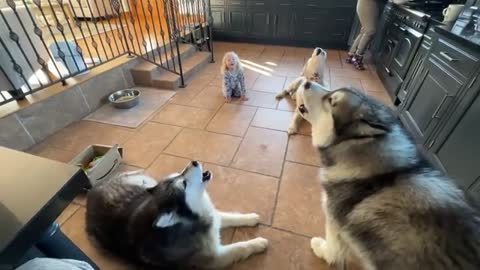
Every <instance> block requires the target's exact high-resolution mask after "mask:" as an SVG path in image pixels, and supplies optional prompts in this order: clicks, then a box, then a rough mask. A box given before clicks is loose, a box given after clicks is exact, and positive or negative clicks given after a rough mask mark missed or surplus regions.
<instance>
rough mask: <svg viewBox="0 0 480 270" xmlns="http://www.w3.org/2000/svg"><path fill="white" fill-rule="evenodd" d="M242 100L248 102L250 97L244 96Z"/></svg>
mask: <svg viewBox="0 0 480 270" xmlns="http://www.w3.org/2000/svg"><path fill="white" fill-rule="evenodd" d="M240 100H241V101H247V100H248V97H247V96H245V95H244V96H241V97H240Z"/></svg>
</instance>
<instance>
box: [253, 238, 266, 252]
mask: <svg viewBox="0 0 480 270" xmlns="http://www.w3.org/2000/svg"><path fill="white" fill-rule="evenodd" d="M267 247H268V240H267V239H265V238H263V237H257V238H255V239H252V240H250V248H251V250H252V253H260V252H264V251H265V250H266V249H267Z"/></svg>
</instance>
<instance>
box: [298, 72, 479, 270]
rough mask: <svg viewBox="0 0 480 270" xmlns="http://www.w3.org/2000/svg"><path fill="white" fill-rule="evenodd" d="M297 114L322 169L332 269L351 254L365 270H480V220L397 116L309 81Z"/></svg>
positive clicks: (319, 243) (317, 249)
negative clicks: (309, 129)
mask: <svg viewBox="0 0 480 270" xmlns="http://www.w3.org/2000/svg"><path fill="white" fill-rule="evenodd" d="M298 95H299V96H300V97H301V102H302V103H301V104H300V105H299V108H298V109H299V112H300V113H301V114H302V116H303V117H304V118H305V119H306V120H307V121H308V122H310V123H311V124H312V141H313V145H314V146H315V147H316V148H318V149H319V151H320V156H321V157H322V160H323V163H324V168H322V171H321V175H322V186H323V188H324V194H323V199H324V203H323V207H324V212H325V216H326V230H325V231H326V238H325V239H323V238H313V239H312V240H311V247H312V249H313V251H314V253H315V254H316V255H317V256H318V257H320V258H323V259H325V260H326V261H327V262H328V263H330V264H336V263H341V262H342V261H343V260H344V258H345V256H346V254H348V253H349V252H352V253H353V254H355V255H356V256H355V257H357V258H359V259H360V260H361V261H362V262H363V264H364V266H365V269H370V270H371V269H375V270H377V269H378V270H392V269H393V270H407V269H408V270H452V269H463V270H474V269H480V214H479V212H478V211H477V210H475V209H474V208H473V207H472V206H470V205H469V204H468V203H467V201H466V199H465V196H464V194H463V192H462V191H461V190H460V189H459V188H458V187H457V186H456V185H455V184H454V183H453V181H452V180H451V179H449V178H448V177H447V176H445V175H443V174H442V173H441V172H439V171H438V170H436V169H435V168H433V167H432V166H431V165H430V164H429V163H428V162H426V160H425V158H424V157H423V156H422V155H421V154H420V153H419V151H418V150H417V148H416V146H415V143H414V142H413V140H412V139H411V138H410V136H408V135H407V133H406V132H405V130H404V129H403V128H402V126H401V124H400V122H399V121H398V119H397V118H396V117H395V115H394V113H393V112H392V111H391V110H390V109H389V108H387V107H386V106H385V105H383V104H381V103H380V102H378V101H376V100H374V99H372V98H370V97H368V96H366V95H365V94H363V93H361V92H360V91H356V90H354V89H348V88H343V89H339V90H336V91H333V92H328V91H325V90H324V89H322V88H320V87H318V86H317V85H316V84H313V83H310V82H306V83H304V84H303V85H302V86H301V87H300V88H299V90H298Z"/></svg>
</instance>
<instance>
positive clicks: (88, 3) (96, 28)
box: [48, 0, 108, 61]
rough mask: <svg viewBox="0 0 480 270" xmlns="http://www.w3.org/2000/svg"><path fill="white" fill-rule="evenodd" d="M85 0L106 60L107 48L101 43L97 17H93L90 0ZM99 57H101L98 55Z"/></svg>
mask: <svg viewBox="0 0 480 270" xmlns="http://www.w3.org/2000/svg"><path fill="white" fill-rule="evenodd" d="M48 1H50V0H48ZM85 2H87V7H88V10H90V15H91V18H90V19H91V20H92V21H93V26H95V30H97V36H98V38H99V39H100V45H101V46H102V49H103V52H104V53H105V57H106V58H107V59H106V60H107V61H108V55H107V50H105V44H103V39H102V37H100V31H98V26H97V18H95V17H93V10H92V7H91V5H90V1H85ZM82 11H83V10H82ZM92 39H93V36H92ZM99 58H100V59H101V58H102V57H101V56H99Z"/></svg>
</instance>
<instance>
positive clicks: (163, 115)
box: [152, 104, 215, 129]
mask: <svg viewBox="0 0 480 270" xmlns="http://www.w3.org/2000/svg"><path fill="white" fill-rule="evenodd" d="M214 114H215V111H214V110H208V109H202V108H195V107H189V106H182V105H176V104H168V105H166V106H165V107H163V109H162V110H161V111H160V112H159V113H158V114H157V115H156V116H155V117H154V118H153V119H152V121H155V122H158V123H162V124H168V125H174V126H181V127H188V128H200V129H203V128H205V126H206V125H207V124H208V122H209V121H210V119H212V117H213V115H214Z"/></svg>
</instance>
